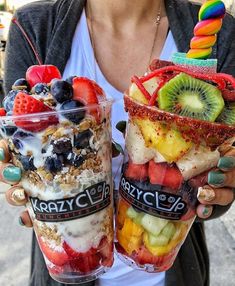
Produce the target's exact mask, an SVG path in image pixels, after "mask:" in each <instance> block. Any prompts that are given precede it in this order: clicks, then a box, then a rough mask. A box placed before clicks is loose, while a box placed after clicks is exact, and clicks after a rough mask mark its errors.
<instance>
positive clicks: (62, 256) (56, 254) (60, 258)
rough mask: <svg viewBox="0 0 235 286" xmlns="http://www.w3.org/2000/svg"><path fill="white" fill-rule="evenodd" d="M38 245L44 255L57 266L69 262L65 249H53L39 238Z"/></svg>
mask: <svg viewBox="0 0 235 286" xmlns="http://www.w3.org/2000/svg"><path fill="white" fill-rule="evenodd" d="M38 243H39V246H40V248H41V251H42V253H43V254H44V255H45V256H46V258H47V259H48V260H49V261H50V262H52V263H53V264H55V265H57V266H63V265H64V264H66V263H67V262H68V261H69V257H68V255H67V253H66V252H65V251H64V249H63V248H62V247H61V251H58V250H57V249H58V247H56V249H53V247H51V246H50V245H49V244H48V243H47V242H46V241H45V240H43V239H42V238H41V237H40V236H38Z"/></svg>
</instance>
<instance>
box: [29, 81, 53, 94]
mask: <svg viewBox="0 0 235 286" xmlns="http://www.w3.org/2000/svg"><path fill="white" fill-rule="evenodd" d="M49 90H50V89H49V87H48V85H47V84H45V83H37V84H36V85H35V86H34V87H33V88H32V93H36V94H47V93H48V92H49Z"/></svg>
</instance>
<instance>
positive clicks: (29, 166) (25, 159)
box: [19, 155, 37, 171]
mask: <svg viewBox="0 0 235 286" xmlns="http://www.w3.org/2000/svg"><path fill="white" fill-rule="evenodd" d="M19 160H20V162H21V164H22V166H23V168H24V170H25V171H34V170H36V169H37V168H36V167H35V166H34V158H33V157H32V156H23V155H20V157H19Z"/></svg>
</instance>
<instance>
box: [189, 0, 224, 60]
mask: <svg viewBox="0 0 235 286" xmlns="http://www.w3.org/2000/svg"><path fill="white" fill-rule="evenodd" d="M225 12H226V9H225V5H224V3H223V1H220V0H208V1H207V2H205V3H204V4H203V5H202V6H201V8H200V10H199V15H198V18H199V22H198V23H197V24H196V26H195V28H194V37H193V38H192V40H191V42H190V50H189V51H188V53H187V55H186V56H187V58H193V59H206V58H208V57H209V56H210V55H211V53H212V47H213V46H214V44H215V43H216V39H217V36H216V34H217V33H218V32H219V31H220V29H221V27H222V19H223V17H224V15H225Z"/></svg>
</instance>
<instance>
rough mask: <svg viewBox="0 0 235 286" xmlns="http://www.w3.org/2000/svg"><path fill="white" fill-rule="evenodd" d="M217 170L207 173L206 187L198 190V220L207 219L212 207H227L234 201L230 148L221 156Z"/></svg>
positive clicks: (234, 151)
mask: <svg viewBox="0 0 235 286" xmlns="http://www.w3.org/2000/svg"><path fill="white" fill-rule="evenodd" d="M217 167H218V169H217V170H215V171H211V172H209V173H208V185H205V186H204V187H201V188H199V190H198V200H199V202H200V203H201V204H200V205H199V206H198V208H197V215H198V216H199V217H200V218H208V217H210V215H211V214H212V211H213V205H220V206H227V205H229V204H231V203H232V202H233V201H234V199H235V189H234V188H235V149H234V148H232V147H231V148H230V149H229V151H227V152H225V153H224V154H223V157H221V158H220V160H219V162H218V164H217Z"/></svg>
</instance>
